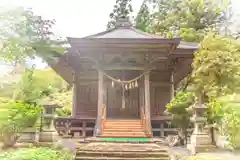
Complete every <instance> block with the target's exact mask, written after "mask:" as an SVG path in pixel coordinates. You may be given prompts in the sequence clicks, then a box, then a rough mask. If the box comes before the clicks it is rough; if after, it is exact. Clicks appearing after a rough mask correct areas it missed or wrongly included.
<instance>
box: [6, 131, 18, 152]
mask: <svg viewBox="0 0 240 160" xmlns="http://www.w3.org/2000/svg"><path fill="white" fill-rule="evenodd" d="M18 138H19V136H18V135H16V134H10V135H7V136H6V137H4V138H3V147H2V149H8V148H13V147H14V145H15V144H16V142H17V140H18Z"/></svg>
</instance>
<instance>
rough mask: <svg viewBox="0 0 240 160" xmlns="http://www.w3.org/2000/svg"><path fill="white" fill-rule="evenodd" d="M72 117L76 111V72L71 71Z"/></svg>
mask: <svg viewBox="0 0 240 160" xmlns="http://www.w3.org/2000/svg"><path fill="white" fill-rule="evenodd" d="M72 79H73V80H72V94H73V96H72V117H74V118H75V117H76V113H77V105H76V103H77V95H76V94H77V76H76V73H75V72H73V76H72Z"/></svg>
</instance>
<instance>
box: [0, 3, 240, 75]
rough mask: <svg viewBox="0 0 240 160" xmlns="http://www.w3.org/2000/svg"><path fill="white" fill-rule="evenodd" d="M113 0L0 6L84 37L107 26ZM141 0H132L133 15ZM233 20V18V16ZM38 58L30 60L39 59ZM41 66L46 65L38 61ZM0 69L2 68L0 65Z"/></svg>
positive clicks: (239, 6) (60, 32)
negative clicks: (21, 10) (18, 8)
mask: <svg viewBox="0 0 240 160" xmlns="http://www.w3.org/2000/svg"><path fill="white" fill-rule="evenodd" d="M115 1H116V0H0V6H1V7H2V6H4V7H6V8H12V7H16V6H22V7H26V8H32V10H33V11H34V12H35V13H36V14H38V15H41V16H43V18H46V19H55V20H56V25H55V27H54V32H55V34H56V36H60V37H66V36H69V37H84V36H87V35H91V34H95V33H98V32H101V31H104V30H105V29H106V24H107V22H108V20H109V14H110V13H111V12H112V9H113V6H114V4H115ZM142 1H143V0H132V6H133V10H134V15H136V14H137V12H138V10H139V8H140V6H141V4H142ZM232 10H233V11H234V12H235V13H236V14H240V0H232ZM235 21H236V20H235ZM39 62H41V61H40V60H39V59H36V60H34V61H31V63H39ZM41 67H45V66H44V65H41ZM0 71H1V72H0V73H2V69H1V68H0Z"/></svg>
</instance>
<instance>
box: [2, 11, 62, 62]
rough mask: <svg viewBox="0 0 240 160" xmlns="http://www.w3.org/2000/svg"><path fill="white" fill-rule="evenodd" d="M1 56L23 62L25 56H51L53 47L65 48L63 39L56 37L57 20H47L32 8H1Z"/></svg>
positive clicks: (60, 50)
mask: <svg viewBox="0 0 240 160" xmlns="http://www.w3.org/2000/svg"><path fill="white" fill-rule="evenodd" d="M0 20H1V25H0V40H1V43H2V45H1V46H0V52H1V58H3V59H4V60H7V61H9V62H14V63H21V62H22V61H24V59H25V58H26V57H31V58H33V57H34V56H35V55H36V54H37V55H40V57H42V58H43V57H44V58H51V57H53V56H54V55H53V53H54V51H56V52H59V53H61V52H64V49H63V47H61V44H62V43H65V42H63V41H62V40H53V36H54V35H53V32H52V31H51V29H52V26H53V25H54V23H55V21H53V20H44V19H42V18H41V17H40V16H37V15H34V13H33V12H32V11H31V10H26V9H24V8H16V9H13V10H7V11H5V12H3V11H2V12H0Z"/></svg>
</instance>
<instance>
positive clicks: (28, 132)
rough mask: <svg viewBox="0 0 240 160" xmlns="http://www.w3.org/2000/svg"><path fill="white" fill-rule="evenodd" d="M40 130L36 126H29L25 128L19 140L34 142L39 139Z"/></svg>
mask: <svg viewBox="0 0 240 160" xmlns="http://www.w3.org/2000/svg"><path fill="white" fill-rule="evenodd" d="M38 135H39V132H38V130H37V129H36V128H27V129H25V130H24V131H23V132H22V134H21V136H20V137H19V139H18V142H20V143H22V142H29V143H34V142H37V141H38Z"/></svg>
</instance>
